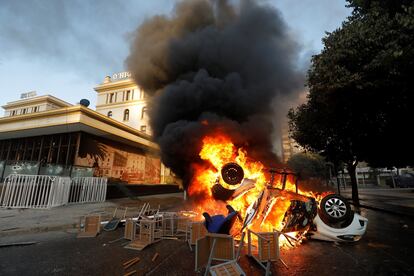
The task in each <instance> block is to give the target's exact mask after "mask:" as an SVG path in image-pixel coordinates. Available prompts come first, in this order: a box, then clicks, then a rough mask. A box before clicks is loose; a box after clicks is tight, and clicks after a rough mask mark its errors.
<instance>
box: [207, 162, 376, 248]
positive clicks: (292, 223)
mask: <svg viewBox="0 0 414 276" xmlns="http://www.w3.org/2000/svg"><path fill="white" fill-rule="evenodd" d="M270 173H271V174H272V177H271V179H272V180H273V179H275V177H274V174H281V175H282V178H281V179H282V189H279V188H274V187H273V183H272V180H271V182H270V183H269V185H268V186H267V187H266V188H265V189H264V190H263V191H262V192H261V193H260V194H259V196H258V197H257V199H256V200H255V201H254V202H252V204H251V205H250V206H249V208H248V209H247V212H246V217H245V218H244V224H243V228H245V227H247V226H248V225H250V224H251V223H252V221H253V220H254V219H255V218H256V217H258V216H257V215H258V214H260V213H261V214H262V216H259V217H266V216H263V214H265V213H266V212H268V211H267V210H268V209H269V208H271V205H272V200H271V199H272V198H274V197H277V196H279V195H280V194H281V193H284V194H286V193H289V194H290V196H291V198H292V200H291V204H290V207H289V208H288V210H287V211H286V213H285V215H284V218H283V229H282V230H281V232H282V233H285V234H286V233H289V232H299V233H302V234H303V235H305V236H306V237H308V238H311V239H319V240H325V241H338V242H354V241H358V240H359V239H360V238H361V237H362V236H363V235H364V234H365V232H366V229H367V224H368V219H367V218H365V217H362V216H361V215H359V214H356V213H354V212H353V211H352V209H351V206H350V204H349V203H348V201H347V200H346V199H345V198H343V197H342V196H340V195H336V194H329V195H327V196H325V197H324V198H322V199H321V201H320V202H317V201H316V199H315V198H312V197H306V196H303V195H299V194H298V193H297V191H298V189H297V182H296V193H295V192H291V191H287V190H285V186H286V179H287V176H288V175H295V174H294V173H292V172H289V171H287V170H280V171H278V170H270ZM221 175H222V179H223V181H225V182H226V183H227V184H229V185H238V187H237V188H236V189H233V190H230V189H227V188H225V187H223V186H222V185H221V184H220V181H219V180H217V181H216V184H215V185H214V186H213V188H212V194H213V196H214V197H215V198H216V199H218V200H224V201H225V200H228V199H233V198H236V197H239V196H242V195H243V194H245V193H248V191H249V189H250V188H251V187H253V186H254V183H252V181H251V180H249V179H245V178H244V172H243V169H242V167H241V166H239V165H238V164H236V163H228V164H226V165H224V166H223V168H222V169H221ZM285 236H287V238H288V239H289V236H288V235H285Z"/></svg>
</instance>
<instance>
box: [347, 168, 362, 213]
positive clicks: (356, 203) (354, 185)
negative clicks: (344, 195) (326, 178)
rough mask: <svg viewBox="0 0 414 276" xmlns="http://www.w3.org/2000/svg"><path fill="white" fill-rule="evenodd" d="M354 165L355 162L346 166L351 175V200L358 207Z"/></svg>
mask: <svg viewBox="0 0 414 276" xmlns="http://www.w3.org/2000/svg"><path fill="white" fill-rule="evenodd" d="M356 165H357V163H356V162H355V163H350V164H348V166H347V170H348V174H349V176H350V177H351V185H352V201H353V202H354V205H355V206H356V207H359V196H358V184H357V179H356Z"/></svg>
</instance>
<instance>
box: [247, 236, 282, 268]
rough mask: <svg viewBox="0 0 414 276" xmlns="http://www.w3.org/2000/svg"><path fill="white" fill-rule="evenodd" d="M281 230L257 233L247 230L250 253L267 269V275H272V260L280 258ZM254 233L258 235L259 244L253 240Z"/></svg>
mask: <svg viewBox="0 0 414 276" xmlns="http://www.w3.org/2000/svg"><path fill="white" fill-rule="evenodd" d="M279 234H280V233H279V232H277V231H274V232H260V233H256V232H253V231H251V230H247V245H248V255H249V256H250V257H252V258H253V259H254V260H256V262H257V263H258V264H259V265H260V266H261V267H263V268H264V269H265V271H266V273H265V275H266V276H267V275H270V265H271V262H274V261H277V260H279V259H280V252H279ZM252 235H254V236H256V237H257V246H256V245H254V244H253V242H252Z"/></svg>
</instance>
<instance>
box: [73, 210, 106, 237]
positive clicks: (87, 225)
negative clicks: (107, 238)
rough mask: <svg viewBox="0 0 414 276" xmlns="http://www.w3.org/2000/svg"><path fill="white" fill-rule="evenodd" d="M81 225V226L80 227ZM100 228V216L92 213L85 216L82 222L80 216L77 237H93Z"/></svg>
mask: <svg viewBox="0 0 414 276" xmlns="http://www.w3.org/2000/svg"><path fill="white" fill-rule="evenodd" d="M82 226H83V227H82ZM100 230H101V216H99V215H97V216H96V215H92V216H86V217H85V221H84V222H83V223H82V218H81V220H80V223H79V233H78V238H94V237H96V235H98V233H99V232H100Z"/></svg>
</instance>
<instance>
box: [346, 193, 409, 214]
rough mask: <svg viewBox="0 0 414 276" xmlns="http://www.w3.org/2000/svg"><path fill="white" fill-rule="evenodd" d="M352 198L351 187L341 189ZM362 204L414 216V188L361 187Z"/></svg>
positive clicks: (347, 196)
mask: <svg viewBox="0 0 414 276" xmlns="http://www.w3.org/2000/svg"><path fill="white" fill-rule="evenodd" d="M341 194H342V195H343V196H345V197H346V198H351V197H352V196H351V189H350V188H348V189H346V190H345V191H341ZM359 198H360V204H361V205H362V206H367V207H372V208H374V209H379V210H384V211H387V212H391V213H395V214H402V215H410V216H412V217H414V189H412V188H411V189H360V190H359Z"/></svg>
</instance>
